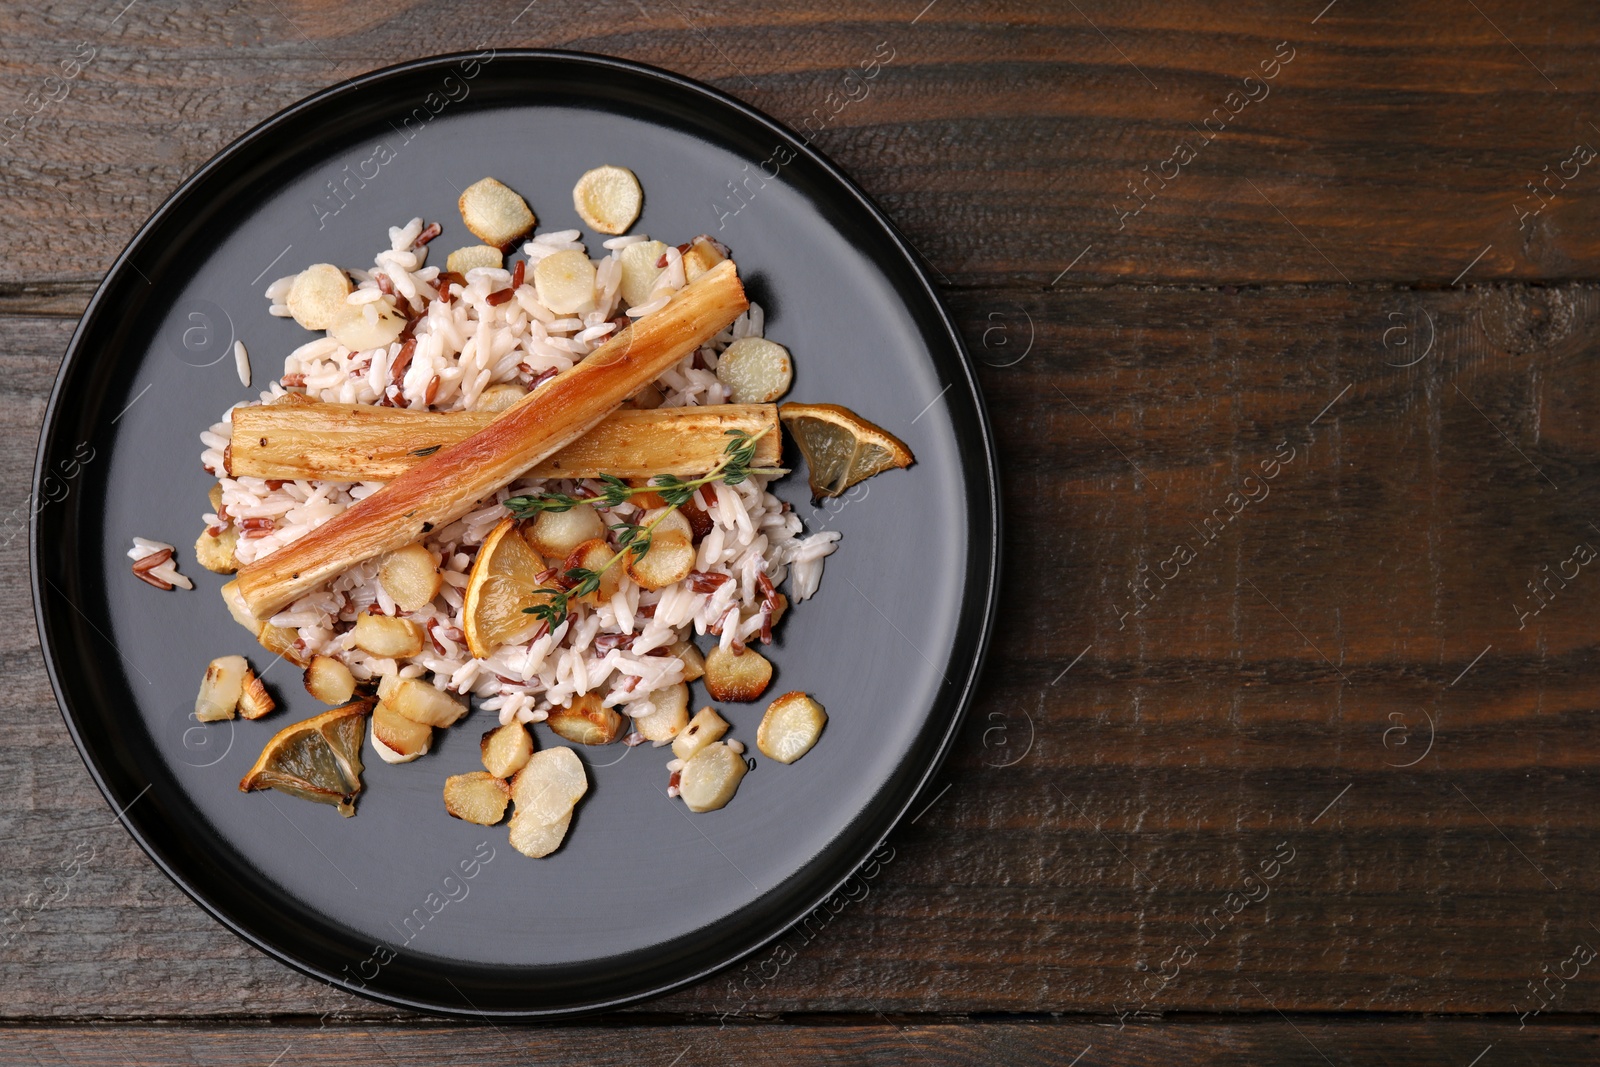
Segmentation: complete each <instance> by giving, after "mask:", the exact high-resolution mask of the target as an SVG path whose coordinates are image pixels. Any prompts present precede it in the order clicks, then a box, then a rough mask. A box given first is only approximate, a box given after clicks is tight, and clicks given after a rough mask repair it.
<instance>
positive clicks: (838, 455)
mask: <svg viewBox="0 0 1600 1067" xmlns="http://www.w3.org/2000/svg"><path fill="white" fill-rule="evenodd" d="M778 418H780V419H782V420H783V424H784V426H786V427H788V429H789V433H790V434H791V435H792V436H793V437H794V439H795V441H797V442H798V443H799V445H800V452H801V453H802V454H803V455H804V456H805V457H806V467H807V468H808V469H809V472H810V478H811V495H812V496H813V497H814V498H816V499H819V500H820V499H821V498H822V497H825V496H838V495H839V494H840V493H842V492H844V491H845V490H846V489H848V488H850V487H851V486H852V485H855V484H856V483H857V482H860V481H864V480H866V479H867V478H870V477H872V476H873V475H874V474H878V473H880V472H882V471H886V470H888V469H889V468H891V467H909V466H911V463H912V460H913V458H914V457H913V456H912V455H911V449H909V448H907V447H906V446H905V444H904V443H903V442H901V440H900V439H899V438H898V437H896V436H895V435H894V434H892V433H890V432H889V431H888V430H885V429H884V428H883V427H881V426H875V425H873V424H872V423H870V422H868V421H867V420H866V419H863V418H862V417H861V416H860V415H857V414H856V413H855V412H853V411H851V410H850V409H849V408H845V407H840V406H839V405H838V404H784V405H783V406H782V407H780V408H779V409H778Z"/></svg>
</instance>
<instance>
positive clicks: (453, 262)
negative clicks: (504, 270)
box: [444, 245, 506, 274]
mask: <svg viewBox="0 0 1600 1067" xmlns="http://www.w3.org/2000/svg"><path fill="white" fill-rule="evenodd" d="M505 262H506V257H505V256H503V255H501V254H500V249H498V248H492V247H490V246H489V245H468V246H467V247H465V248H458V249H456V250H455V251H454V252H451V253H450V254H449V255H448V256H446V257H445V260H444V269H445V270H447V271H449V272H450V273H452V274H465V273H467V271H469V270H473V269H475V268H477V267H495V268H500V267H503V266H505Z"/></svg>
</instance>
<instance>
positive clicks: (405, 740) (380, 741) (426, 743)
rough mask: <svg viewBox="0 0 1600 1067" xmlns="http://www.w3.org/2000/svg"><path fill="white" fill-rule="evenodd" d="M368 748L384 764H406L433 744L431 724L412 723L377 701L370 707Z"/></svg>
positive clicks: (424, 752)
mask: <svg viewBox="0 0 1600 1067" xmlns="http://www.w3.org/2000/svg"><path fill="white" fill-rule="evenodd" d="M372 747H373V748H374V749H375V750H376V751H377V753H378V756H379V757H380V758H381V759H382V760H383V762H385V763H410V762H411V761H412V760H414V759H416V758H417V757H418V756H421V755H425V754H426V753H427V751H428V749H430V748H432V747H433V727H431V726H426V725H424V724H422V723H420V722H413V721H412V720H411V719H408V718H406V717H405V716H404V715H402V714H400V713H399V712H398V711H395V710H394V709H393V708H391V707H390V706H389V705H387V704H385V703H384V702H383V701H381V700H380V701H378V703H377V706H375V707H374V708H373V709H372Z"/></svg>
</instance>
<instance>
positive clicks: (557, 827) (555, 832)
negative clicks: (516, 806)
mask: <svg viewBox="0 0 1600 1067" xmlns="http://www.w3.org/2000/svg"><path fill="white" fill-rule="evenodd" d="M571 825H572V812H571V811H570V810H569V811H567V813H566V814H565V815H563V816H561V818H559V819H556V820H555V821H554V822H540V821H539V820H538V819H536V818H534V817H533V816H532V815H530V814H528V813H527V812H524V811H517V812H516V813H515V814H513V815H512V816H511V847H512V848H514V849H516V850H517V851H518V852H520V853H522V854H523V855H524V856H527V857H529V858H531V859H536V860H537V859H543V858H544V857H546V856H548V855H550V853H552V852H554V851H555V850H556V849H558V848H560V847H561V842H562V841H564V840H565V839H566V836H567V827H569V826H571Z"/></svg>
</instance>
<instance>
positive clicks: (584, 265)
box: [533, 248, 595, 315]
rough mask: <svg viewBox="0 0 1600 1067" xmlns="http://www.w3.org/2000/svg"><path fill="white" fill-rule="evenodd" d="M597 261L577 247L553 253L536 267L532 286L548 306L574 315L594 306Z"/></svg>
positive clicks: (541, 300) (563, 313)
mask: <svg viewBox="0 0 1600 1067" xmlns="http://www.w3.org/2000/svg"><path fill="white" fill-rule="evenodd" d="M594 277H595V269H594V264H593V263H591V262H590V261H589V257H588V256H587V255H585V254H584V253H583V252H581V251H579V250H578V249H576V248H568V249H564V250H563V251H560V252H552V253H550V255H548V256H545V257H544V258H543V259H541V260H540V261H539V263H538V265H537V266H535V267H534V268H533V288H534V290H535V291H536V292H538V294H539V300H540V302H541V303H543V304H544V306H545V307H547V308H549V309H550V310H551V311H554V312H555V313H556V314H558V315H571V314H575V313H577V312H580V311H588V310H590V309H591V308H593V307H594Z"/></svg>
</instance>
